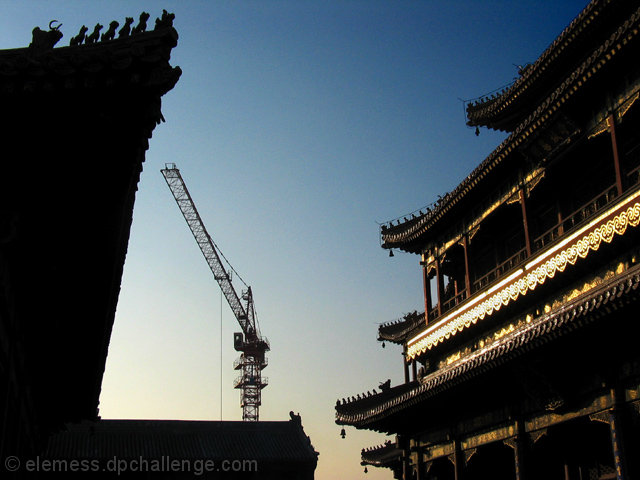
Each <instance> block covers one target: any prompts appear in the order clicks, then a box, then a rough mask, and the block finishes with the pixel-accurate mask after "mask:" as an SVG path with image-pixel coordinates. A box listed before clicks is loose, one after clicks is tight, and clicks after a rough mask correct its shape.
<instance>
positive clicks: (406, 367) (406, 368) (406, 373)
mask: <svg viewBox="0 0 640 480" xmlns="http://www.w3.org/2000/svg"><path fill="white" fill-rule="evenodd" d="M402 361H403V363H404V383H409V362H408V361H407V356H406V355H405V353H403V354H402Z"/></svg>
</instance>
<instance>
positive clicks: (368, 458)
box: [360, 442, 402, 467]
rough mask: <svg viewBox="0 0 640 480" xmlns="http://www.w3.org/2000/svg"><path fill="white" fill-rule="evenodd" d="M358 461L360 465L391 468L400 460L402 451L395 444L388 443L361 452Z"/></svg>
mask: <svg viewBox="0 0 640 480" xmlns="http://www.w3.org/2000/svg"><path fill="white" fill-rule="evenodd" d="M360 459H361V462H360V464H361V465H371V466H373V467H392V466H394V465H396V464H398V463H399V462H400V461H401V460H402V450H400V449H399V448H398V447H397V446H396V444H395V443H391V442H388V443H386V444H384V445H379V446H377V447H372V448H368V449H364V450H362V452H361V454H360Z"/></svg>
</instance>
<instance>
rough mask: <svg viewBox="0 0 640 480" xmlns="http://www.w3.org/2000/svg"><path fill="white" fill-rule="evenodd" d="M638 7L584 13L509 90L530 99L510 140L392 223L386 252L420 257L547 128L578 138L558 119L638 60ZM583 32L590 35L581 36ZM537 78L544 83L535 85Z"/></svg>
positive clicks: (615, 5)
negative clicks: (606, 75) (422, 208)
mask: <svg viewBox="0 0 640 480" xmlns="http://www.w3.org/2000/svg"><path fill="white" fill-rule="evenodd" d="M639 5H640V2H638V1H637V0H634V1H633V2H624V1H621V0H612V1H605V0H602V1H601V0H594V2H592V3H591V4H589V6H588V7H587V8H586V9H585V12H586V13H585V12H583V13H582V14H580V15H579V16H578V17H577V18H576V20H575V21H574V22H573V23H572V24H571V25H570V26H569V27H568V28H567V30H565V32H564V34H563V35H561V37H559V39H558V40H557V41H556V42H554V43H553V44H552V46H551V47H550V48H549V50H547V51H546V52H545V53H544V54H543V55H542V56H541V59H540V60H539V61H538V62H536V64H535V66H532V67H530V68H529V69H528V70H527V72H525V73H526V75H524V76H523V77H522V81H521V82H516V84H514V86H513V87H512V88H511V89H510V90H509V92H512V94H513V95H515V96H518V97H519V96H520V93H517V92H519V90H518V89H521V88H522V89H524V90H526V91H527V92H530V93H527V95H530V99H529V100H528V101H527V102H526V103H524V104H517V105H518V106H517V108H516V110H519V112H520V114H521V116H520V117H518V118H517V119H515V117H514V119H513V121H514V122H516V123H515V124H514V125H513V128H511V127H510V128H509V130H510V131H512V133H511V135H509V137H507V138H506V139H505V140H504V141H503V142H502V143H501V144H500V145H499V146H498V147H497V148H496V149H495V150H494V151H493V152H492V153H491V154H490V155H489V156H488V157H487V158H486V159H485V160H484V161H482V162H481V163H480V164H479V165H478V166H477V167H476V168H475V169H474V170H473V171H472V172H471V173H470V174H469V175H468V176H467V177H466V178H465V179H464V180H463V181H462V182H461V183H460V184H459V185H458V186H457V187H456V188H455V189H454V190H453V191H451V192H449V193H447V194H445V195H443V196H442V197H441V198H440V199H439V200H438V202H436V203H435V204H434V205H432V206H431V207H430V208H428V209H427V211H426V212H425V213H422V212H420V214H418V215H414V216H412V218H406V217H405V218H404V219H397V220H396V221H395V223H394V221H391V222H389V223H388V224H386V225H383V226H382V228H381V236H382V247H383V248H386V249H391V248H398V249H401V250H405V251H407V252H411V253H421V247H422V246H423V244H424V242H425V240H426V239H428V238H433V237H435V236H437V235H438V234H439V233H441V231H442V229H443V228H445V227H446V226H447V225H448V223H447V220H446V219H449V218H451V217H452V216H453V215H456V214H462V213H463V212H468V211H469V210H471V209H472V208H473V207H475V206H476V205H477V203H478V198H477V197H478V196H482V195H486V189H487V188H488V186H490V185H491V184H492V183H494V182H496V181H497V179H498V178H501V176H502V175H504V172H505V170H506V169H515V168H518V167H519V166H521V165H522V162H523V158H522V155H519V154H518V149H519V148H521V147H523V146H525V145H527V144H529V143H530V142H531V141H533V140H535V139H536V138H537V137H539V136H540V135H541V132H543V131H544V130H545V129H548V130H549V129H555V130H556V132H553V135H551V137H552V138H554V137H557V138H559V139H560V140H557V142H561V141H563V140H565V139H567V138H570V137H572V136H574V135H576V134H577V133H579V132H580V127H579V126H576V125H573V124H572V123H571V122H570V121H569V120H568V119H565V118H561V117H559V115H558V113H559V112H560V110H561V109H562V108H564V107H566V106H567V105H569V104H575V103H576V102H578V98H579V94H580V93H582V92H583V91H585V90H586V89H587V88H588V87H590V86H592V85H594V84H595V83H596V82H597V79H599V78H600V76H601V73H602V71H603V70H605V69H607V68H610V69H615V68H616V65H622V64H623V63H620V62H630V61H633V60H632V59H633V58H634V57H633V54H634V52H637V50H638V46H639V42H638V36H639V33H640V8H639ZM600 11H602V12H603V14H602V15H603V20H602V21H601V20H598V21H595V20H594V18H595V17H596V16H597V15H599V13H597V12H600ZM605 13H606V15H605ZM592 17H593V18H592ZM585 29H586V30H585ZM583 30H584V32H586V33H582V32H583ZM569 44H570V45H571V52H572V53H571V56H572V58H573V59H575V60H576V62H574V63H572V62H568V61H565V60H566V59H564V57H563V55H564V53H563V52H564V51H565V49H566V51H567V52H568V51H569ZM567 55H568V53H567ZM563 59H564V60H563ZM547 62H551V64H553V65H555V66H554V68H553V69H551V67H547ZM547 68H549V73H547ZM529 71H530V73H529ZM538 76H539V77H540V80H536V81H535V82H533V80H531V79H533V78H534V77H535V78H538ZM525 79H529V80H531V81H532V82H533V83H532V85H533V86H535V85H538V83H536V82H540V83H539V84H540V85H544V87H542V86H541V87H540V88H539V89H535V88H533V86H532V87H528V86H527V85H529V83H528V81H525ZM509 95H511V94H510V93H508V92H505V97H504V98H507V97H508V96H509ZM522 95H525V93H522ZM572 102H573V103H572ZM485 107H486V109H489V110H492V109H497V108H498V101H497V100H494V101H489V102H488V103H487V105H485ZM480 108H481V107H478V109H480ZM474 115H475V114H474ZM478 115H479V114H478ZM474 118H475V117H474ZM487 118H489V117H487ZM492 121H493V120H492ZM478 122H480V120H478ZM487 122H489V120H487ZM485 123H486V122H485ZM545 141H546V142H547V143H549V145H548V146H549V147H550V148H551V149H552V150H553V149H555V148H557V147H559V146H560V143H554V141H553V140H551V139H545Z"/></svg>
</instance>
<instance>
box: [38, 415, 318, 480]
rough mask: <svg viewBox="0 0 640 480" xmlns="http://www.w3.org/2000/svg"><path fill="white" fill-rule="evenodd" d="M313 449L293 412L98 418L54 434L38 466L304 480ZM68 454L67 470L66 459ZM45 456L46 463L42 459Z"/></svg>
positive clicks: (104, 473)
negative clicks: (252, 417) (215, 417)
mask: <svg viewBox="0 0 640 480" xmlns="http://www.w3.org/2000/svg"><path fill="white" fill-rule="evenodd" d="M317 458H318V457H317V453H316V452H315V450H314V449H313V446H312V445H311V441H310V440H309V437H307V436H306V435H305V434H304V430H303V429H302V423H301V421H300V417H299V416H297V415H292V417H291V420H289V421H284V422H269V421H260V422H213V421H178V420H100V421H98V422H85V423H81V424H74V425H68V427H67V429H66V430H65V431H63V432H60V433H58V434H56V435H54V436H53V437H52V438H51V439H50V441H49V444H48V446H47V449H46V450H45V451H44V452H43V455H42V457H41V459H40V462H41V465H47V466H48V467H49V468H50V469H53V468H55V467H54V465H55V463H54V462H55V461H56V460H58V461H59V460H60V459H66V460H67V461H65V462H58V467H57V468H58V469H59V470H58V471H61V470H62V471H65V470H63V469H66V471H65V473H67V474H76V475H77V476H82V475H86V474H87V473H91V474H92V475H93V476H96V477H98V478H140V477H143V478H144V477H151V478H194V476H195V477H196V478H205V479H207V478H216V479H218V478H220V479H227V478H228V479H231V478H233V479H243V478H246V479H257V478H259V479H262V480H280V479H290V480H309V479H313V474H314V471H315V468H316V463H317ZM71 459H73V460H75V461H76V463H75V464H74V465H75V467H74V468H75V469H76V470H75V471H71V470H70V467H71V465H72V464H71V463H70V460H71ZM46 462H50V463H46Z"/></svg>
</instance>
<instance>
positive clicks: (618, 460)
mask: <svg viewBox="0 0 640 480" xmlns="http://www.w3.org/2000/svg"><path fill="white" fill-rule="evenodd" d="M611 399H612V400H613V402H612V403H613V407H611V410H609V425H610V426H611V446H612V448H613V461H614V465H615V467H616V478H617V479H618V480H628V479H629V478H630V477H629V476H628V475H627V462H626V457H625V451H624V442H623V435H624V434H623V428H622V426H621V423H622V422H621V421H620V405H619V404H618V395H617V392H616V389H615V388H612V389H611Z"/></svg>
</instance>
